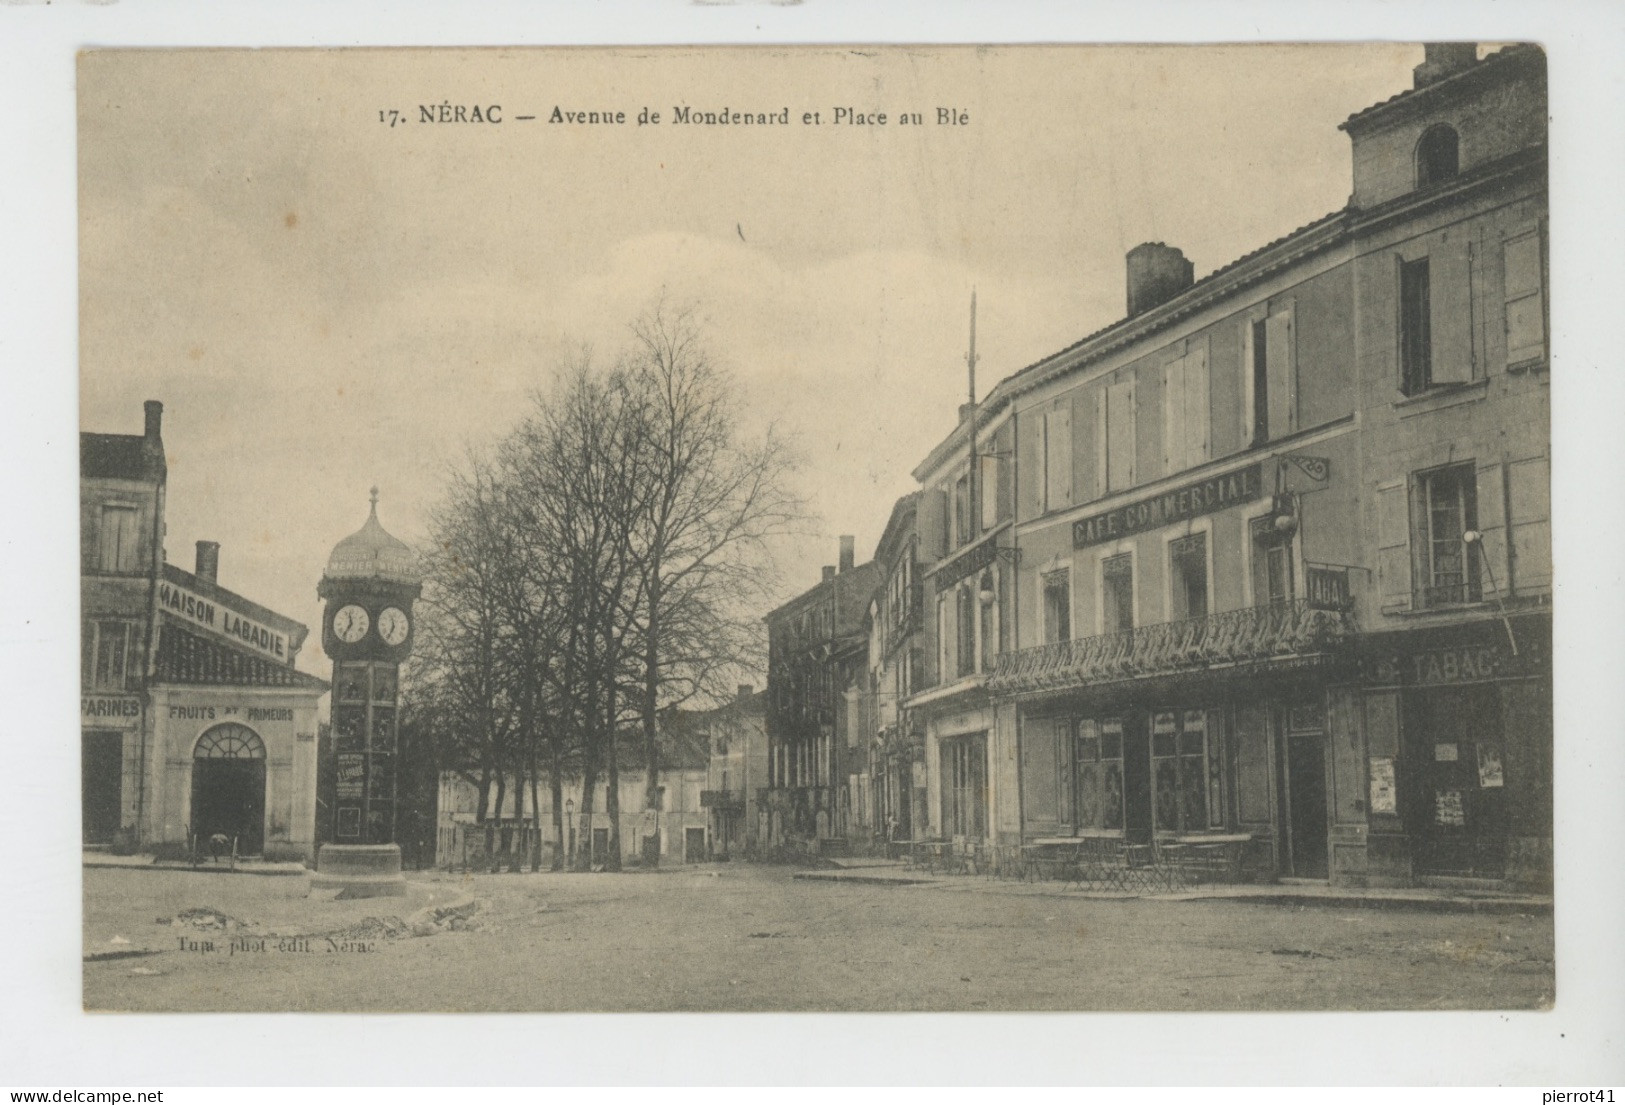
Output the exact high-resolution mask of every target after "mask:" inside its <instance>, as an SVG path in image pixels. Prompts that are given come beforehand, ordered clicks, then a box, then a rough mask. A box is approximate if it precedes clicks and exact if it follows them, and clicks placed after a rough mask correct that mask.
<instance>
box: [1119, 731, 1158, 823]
mask: <svg viewBox="0 0 1625 1105" xmlns="http://www.w3.org/2000/svg"><path fill="white" fill-rule="evenodd" d="M1151 826H1152V822H1151V715H1150V714H1149V713H1147V712H1145V711H1144V710H1132V711H1130V712H1129V713H1127V714H1125V715H1124V717H1123V829H1124V832H1123V835H1124V838H1125V839H1126V840H1127V841H1128V842H1129V843H1130V844H1149V843H1151Z"/></svg>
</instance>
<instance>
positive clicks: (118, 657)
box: [80, 621, 133, 691]
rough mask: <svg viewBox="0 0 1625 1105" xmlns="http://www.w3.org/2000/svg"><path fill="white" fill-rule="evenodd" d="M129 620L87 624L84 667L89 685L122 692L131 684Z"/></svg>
mask: <svg viewBox="0 0 1625 1105" xmlns="http://www.w3.org/2000/svg"><path fill="white" fill-rule="evenodd" d="M132 628H133V627H132V626H131V625H130V623H129V622H115V621H98V622H91V623H90V624H89V625H87V626H86V627H85V633H84V639H83V641H82V642H81V643H82V647H83V656H82V657H81V659H82V661H83V669H82V671H81V673H80V674H81V678H82V679H83V681H84V684H85V686H86V687H89V688H91V689H93V690H99V691H122V690H126V689H128V687H129V686H130V637H131V630H132Z"/></svg>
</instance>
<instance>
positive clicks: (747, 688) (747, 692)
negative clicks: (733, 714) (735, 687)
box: [739, 683, 756, 702]
mask: <svg viewBox="0 0 1625 1105" xmlns="http://www.w3.org/2000/svg"><path fill="white" fill-rule="evenodd" d="M754 693H756V688H755V687H752V686H751V685H750V684H749V683H741V684H739V700H740V701H741V702H743V701H744V700H745V699H747V698H749V697H750V696H751V695H752V694H754Z"/></svg>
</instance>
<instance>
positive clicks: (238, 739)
mask: <svg viewBox="0 0 1625 1105" xmlns="http://www.w3.org/2000/svg"><path fill="white" fill-rule="evenodd" d="M216 833H220V834H222V835H224V836H226V837H228V838H235V839H236V841H237V854H238V855H250V856H251V855H258V854H259V853H260V852H261V851H263V850H264V847H265V835H264V833H265V742H264V741H262V740H260V736H259V734H258V733H256V732H254V730H252V729H250V728H248V726H246V725H237V724H234V723H229V722H228V723H227V724H225V725H216V726H214V727H213V728H212V729H209V730H207V731H205V732H204V734H203V735H202V736H201V737H199V738H198V742H197V748H196V749H195V750H194V751H193V753H192V834H193V838H194V839H195V840H196V841H197V842H198V846H199V847H207V844H208V840H209V838H210V837H211V836H213V835H214V834H216Z"/></svg>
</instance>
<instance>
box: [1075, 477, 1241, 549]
mask: <svg viewBox="0 0 1625 1105" xmlns="http://www.w3.org/2000/svg"><path fill="white" fill-rule="evenodd" d="M1263 493H1264V472H1263V466H1262V465H1258V464H1253V465H1249V466H1248V467H1246V468H1238V469H1237V470H1236V471H1234V472H1226V473H1225V474H1224V475H1222V476H1213V477H1211V478H1209V479H1205V480H1198V481H1197V482H1196V483H1189V484H1186V485H1185V486H1184V487H1179V488H1175V489H1174V490H1172V491H1167V492H1164V493H1163V494H1161V495H1157V496H1155V497H1153V498H1150V499H1141V500H1140V501H1139V502H1137V503H1128V504H1126V505H1124V506H1120V507H1118V508H1117V509H1116V510H1108V511H1106V512H1105V513H1104V514H1095V515H1092V516H1090V517H1088V518H1080V519H1078V520H1077V521H1076V522H1074V523H1072V546H1073V547H1074V548H1078V549H1082V548H1086V547H1087V546H1089V545H1099V544H1101V543H1102V542H1105V541H1115V540H1117V539H1118V538H1119V537H1128V536H1130V535H1131V534H1136V533H1144V532H1145V531H1147V530H1153V529H1160V528H1161V527H1163V526H1167V525H1172V524H1173V523H1175V522H1183V521H1185V520H1186V519H1189V518H1199V517H1201V516H1202V515H1204V514H1212V513H1213V512H1215V511H1219V510H1223V509H1225V508H1226V507H1231V506H1236V505H1237V504H1239V503H1248V502H1252V501H1253V500H1254V499H1257V498H1258V497H1259V496H1261V495H1262V494H1263Z"/></svg>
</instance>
